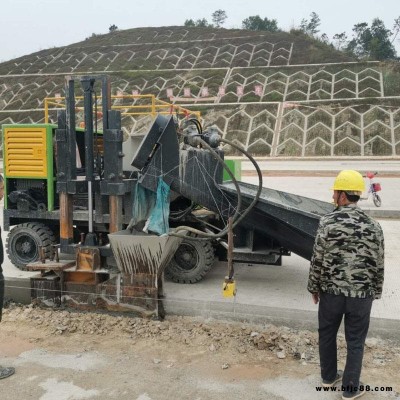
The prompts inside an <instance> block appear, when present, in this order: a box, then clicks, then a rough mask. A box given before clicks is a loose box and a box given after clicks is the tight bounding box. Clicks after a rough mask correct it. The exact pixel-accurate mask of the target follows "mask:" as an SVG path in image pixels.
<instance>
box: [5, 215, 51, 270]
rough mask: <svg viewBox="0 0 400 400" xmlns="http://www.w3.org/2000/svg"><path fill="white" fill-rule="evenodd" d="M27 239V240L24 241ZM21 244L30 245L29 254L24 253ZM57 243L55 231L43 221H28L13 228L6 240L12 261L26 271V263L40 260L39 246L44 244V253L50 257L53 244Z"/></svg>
mask: <svg viewBox="0 0 400 400" xmlns="http://www.w3.org/2000/svg"><path fill="white" fill-rule="evenodd" d="M24 239H25V242H23V243H22V241H23V240H24ZM21 244H26V245H27V246H29V247H30V249H28V250H29V254H22V251H21V250H20V249H19V248H18V247H21ZM53 244H56V238H55V236H54V233H53V231H52V230H51V229H50V228H49V227H48V226H46V225H44V224H42V223H35V222H28V223H24V224H19V225H17V226H15V227H14V228H12V229H11V231H10V232H9V233H8V236H7V241H6V250H7V254H8V257H9V259H10V261H11V262H12V263H13V264H14V265H15V266H16V267H17V268H19V269H20V270H22V271H26V265H27V264H29V263H31V262H35V261H38V260H39V246H43V250H44V255H45V257H46V258H49V257H50V252H51V246H52V245H53Z"/></svg>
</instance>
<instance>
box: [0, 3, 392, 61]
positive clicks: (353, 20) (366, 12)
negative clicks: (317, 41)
mask: <svg viewBox="0 0 400 400" xmlns="http://www.w3.org/2000/svg"><path fill="white" fill-rule="evenodd" d="M0 4H1V9H0V10H1V12H0V62H3V61H7V60H10V59H13V58H16V57H20V56H23V55H27V54H31V53H34V52H36V51H39V50H44V49H48V48H51V47H60V46H65V45H69V44H72V43H76V42H80V41H82V40H84V39H85V38H87V37H90V36H91V35H92V34H93V33H96V34H102V33H107V32H108V29H109V27H110V25H112V24H115V25H116V26H117V27H118V28H119V29H120V30H123V29H131V28H138V27H150V26H152V27H157V26H173V25H183V24H184V22H185V20H186V19H190V18H192V19H194V20H196V19H201V18H206V19H207V20H208V21H209V22H211V14H212V13H213V12H214V11H215V10H218V9H222V10H224V11H226V13H227V15H228V18H227V20H226V22H225V24H224V25H223V26H224V27H225V28H240V27H241V24H242V21H243V20H244V19H245V18H247V17H249V16H254V15H259V16H260V17H261V18H264V17H267V18H268V19H276V20H277V22H278V26H279V28H281V29H283V30H290V29H291V28H293V27H298V26H299V25H300V22H301V20H302V19H303V18H305V19H310V14H311V13H312V12H316V13H317V14H318V15H319V17H320V19H321V25H320V32H319V34H322V33H326V34H327V35H328V37H329V39H331V40H332V37H333V35H334V34H336V33H342V32H346V33H347V36H348V37H349V38H351V35H352V28H353V26H354V25H355V24H357V23H360V22H367V23H368V24H370V23H371V22H372V20H373V19H374V18H380V19H381V20H383V22H384V23H385V26H386V28H387V29H392V28H393V24H394V20H395V18H397V17H399V16H400V1H399V0H335V1H332V0H331V1H327V0H318V1H317V0H274V1H271V0H247V1H246V0H196V1H192V0H185V1H183V0H172V1H168V0H114V1H110V0H1V2H0ZM394 44H395V47H396V50H397V53H398V54H397V55H398V56H400V35H399V36H398V37H397V39H396V41H395V43H394Z"/></svg>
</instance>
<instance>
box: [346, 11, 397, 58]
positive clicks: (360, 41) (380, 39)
mask: <svg viewBox="0 0 400 400" xmlns="http://www.w3.org/2000/svg"><path fill="white" fill-rule="evenodd" d="M391 35H392V32H391V31H390V30H389V29H386V27H385V24H384V23H383V21H382V20H380V19H379V18H375V19H374V20H373V21H372V23H371V27H369V26H368V24H367V23H366V22H361V23H359V24H356V25H354V27H353V39H352V40H350V42H349V43H348V45H347V50H348V51H349V52H351V53H353V54H354V55H356V56H357V57H360V58H368V59H372V60H388V59H393V58H395V57H396V50H395V48H394V46H393V44H392V43H391V41H390V36H391Z"/></svg>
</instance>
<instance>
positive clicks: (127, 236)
mask: <svg viewBox="0 0 400 400" xmlns="http://www.w3.org/2000/svg"><path fill="white" fill-rule="evenodd" d="M108 237H109V239H110V244H111V249H112V251H113V254H114V257H115V260H116V262H117V266H118V269H119V271H120V274H118V275H119V276H118V277H117V278H116V279H113V280H110V281H108V282H105V283H104V284H103V289H104V292H105V293H106V297H110V298H115V296H114V294H115V293H117V298H116V301H117V303H118V304H119V305H120V306H122V307H124V308H126V309H130V311H136V312H139V314H141V315H142V316H157V317H161V318H162V317H163V316H164V308H163V305H162V300H161V299H162V297H163V272H164V269H165V267H166V266H167V265H168V263H169V261H170V260H171V258H172V257H173V255H174V254H175V252H176V250H177V248H178V247H179V245H180V244H181V242H182V239H181V238H178V237H174V236H168V235H162V236H157V235H151V234H147V233H144V232H139V231H135V230H133V231H132V232H131V231H130V230H124V231H119V232H115V233H111V234H109V235H108ZM108 295H109V296H108Z"/></svg>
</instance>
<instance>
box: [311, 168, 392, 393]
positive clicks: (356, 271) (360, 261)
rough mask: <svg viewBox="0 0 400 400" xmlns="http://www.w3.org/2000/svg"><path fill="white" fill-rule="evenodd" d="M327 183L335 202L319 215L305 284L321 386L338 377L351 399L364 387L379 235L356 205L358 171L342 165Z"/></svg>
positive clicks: (379, 267)
mask: <svg viewBox="0 0 400 400" xmlns="http://www.w3.org/2000/svg"><path fill="white" fill-rule="evenodd" d="M332 189H333V199H334V202H335V204H336V206H337V207H336V209H335V210H334V211H333V212H331V213H329V214H327V215H325V216H323V217H322V218H321V220H320V224H319V227H318V231H317V234H316V238H315V244H314V250H313V255H312V258H311V266H310V273H309V279H308V287H307V289H308V291H309V292H310V293H311V294H312V298H313V301H314V303H315V304H318V303H319V310H318V325H319V328H318V334H319V353H320V364H321V377H322V386H324V387H331V386H333V385H334V384H336V383H337V382H339V381H340V380H342V398H343V399H354V398H358V397H360V396H361V395H363V394H364V393H365V391H363V390H360V385H361V384H360V375H361V366H362V359H363V355H364V343H365V339H366V336H367V333H368V328H369V321H370V314H371V307H372V302H373V300H374V299H379V298H380V297H381V295H382V287H383V275H384V238H383V232H382V229H381V227H380V225H379V223H378V222H376V221H374V220H373V219H372V218H370V217H369V216H368V215H367V214H365V213H364V211H363V210H361V209H360V208H359V207H358V206H357V202H358V200H359V199H360V196H361V194H362V192H363V191H364V190H365V184H364V179H363V177H362V176H361V174H360V173H359V172H357V171H353V170H345V171H341V172H340V173H339V175H338V176H337V177H336V179H335V183H334V186H333V188H332ZM343 316H345V318H344V330H345V337H346V342H347V359H346V365H345V369H344V372H342V371H340V370H338V369H337V343H336V339H337V332H338V329H339V327H340V324H341V321H342V318H343ZM361 389H362V386H361Z"/></svg>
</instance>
